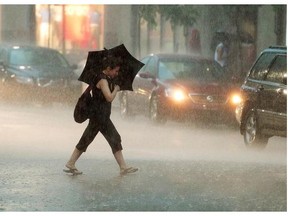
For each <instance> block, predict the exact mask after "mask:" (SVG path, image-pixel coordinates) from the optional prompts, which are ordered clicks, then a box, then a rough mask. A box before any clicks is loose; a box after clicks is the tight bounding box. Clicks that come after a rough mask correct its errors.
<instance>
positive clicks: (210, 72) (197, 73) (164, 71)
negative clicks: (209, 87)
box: [159, 59, 224, 81]
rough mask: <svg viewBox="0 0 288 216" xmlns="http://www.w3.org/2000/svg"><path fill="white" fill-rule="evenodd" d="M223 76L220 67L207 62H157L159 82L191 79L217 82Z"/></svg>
mask: <svg viewBox="0 0 288 216" xmlns="http://www.w3.org/2000/svg"><path fill="white" fill-rule="evenodd" d="M223 74H224V73H223V70H222V69H221V67H220V66H218V65H217V64H214V63H211V62H208V61H201V62H198V61H191V60H190V59H188V60H186V59H184V60H183V59H179V60H177V59H175V60H172V59H162V60H161V61H160V62H159V78H160V79H161V80H167V79H192V80H195V81H219V80H220V78H221V77H222V76H223Z"/></svg>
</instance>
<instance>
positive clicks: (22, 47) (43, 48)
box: [0, 44, 57, 51]
mask: <svg viewBox="0 0 288 216" xmlns="http://www.w3.org/2000/svg"><path fill="white" fill-rule="evenodd" d="M15 47H18V48H21V49H42V50H51V51H57V50H55V49H52V48H49V47H42V46H37V45H23V44H20V45H19V44H0V48H1V49H7V50H10V49H13V48H15Z"/></svg>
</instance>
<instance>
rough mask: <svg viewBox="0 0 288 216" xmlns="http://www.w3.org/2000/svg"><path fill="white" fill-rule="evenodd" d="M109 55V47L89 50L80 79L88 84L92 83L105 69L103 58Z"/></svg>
mask: <svg viewBox="0 0 288 216" xmlns="http://www.w3.org/2000/svg"><path fill="white" fill-rule="evenodd" d="M107 55H108V50H107V49H104V50H99V51H90V52H88V56H87V60H86V64H85V67H84V69H83V72H82V73H81V75H80V77H79V78H78V80H80V81H82V82H85V83H87V84H92V83H93V80H94V79H95V77H96V76H97V74H98V73H100V72H101V71H102V70H103V68H102V63H103V59H104V58H105V57H106V56H107Z"/></svg>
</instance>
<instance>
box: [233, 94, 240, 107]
mask: <svg viewBox="0 0 288 216" xmlns="http://www.w3.org/2000/svg"><path fill="white" fill-rule="evenodd" d="M230 102H231V103H232V104H233V105H238V104H240V103H241V102H242V97H241V95H240V94H233V95H232V96H231V98H230Z"/></svg>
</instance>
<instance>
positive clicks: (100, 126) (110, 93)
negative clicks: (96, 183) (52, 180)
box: [64, 56, 138, 174]
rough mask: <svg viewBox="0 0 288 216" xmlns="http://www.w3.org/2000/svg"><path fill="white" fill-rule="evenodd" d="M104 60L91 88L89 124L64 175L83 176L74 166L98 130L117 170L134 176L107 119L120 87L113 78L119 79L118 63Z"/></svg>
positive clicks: (119, 64)
mask: <svg viewBox="0 0 288 216" xmlns="http://www.w3.org/2000/svg"><path fill="white" fill-rule="evenodd" d="M103 61H104V62H103V66H104V67H103V71H102V73H100V74H99V75H98V76H97V77H96V79H95V80H94V82H93V85H92V103H91V110H90V118H89V123H88V125H87V127H86V129H85V131H84V133H83V135H82V137H81V138H80V140H79V142H78V144H77V145H76V147H75V149H74V151H73V153H72V155H71V157H70V159H69V161H68V162H67V163H66V165H65V166H66V167H67V168H68V170H64V171H65V172H69V173H73V174H82V172H80V171H79V170H78V169H77V168H76V166H75V163H76V161H77V160H78V159H79V157H80V156H81V154H82V153H83V152H85V151H86V150H87V147H88V146H89V145H90V144H91V142H92V141H93V140H94V139H95V137H96V135H97V134H98V133H99V131H100V132H101V133H102V134H103V136H104V137H105V139H106V140H107V142H108V143H109V145H110V147H111V149H112V153H113V155H114V157H115V159H116V162H117V163H118V165H119V168H120V174H127V173H133V172H136V171H137V170H138V169H137V168H134V167H128V166H127V165H126V162H125V160H124V157H123V154H122V145H121V136H120V135H119V133H118V131H117V130H116V128H115V126H114V124H113V123H112V121H111V119H110V114H111V103H112V101H113V100H114V98H115V97H116V94H117V92H118V91H119V90H120V87H119V86H118V85H115V84H114V82H113V79H114V78H116V77H117V76H118V73H119V70H120V66H121V60H120V59H119V58H115V57H113V56H108V57H106V58H104V60H103Z"/></svg>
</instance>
